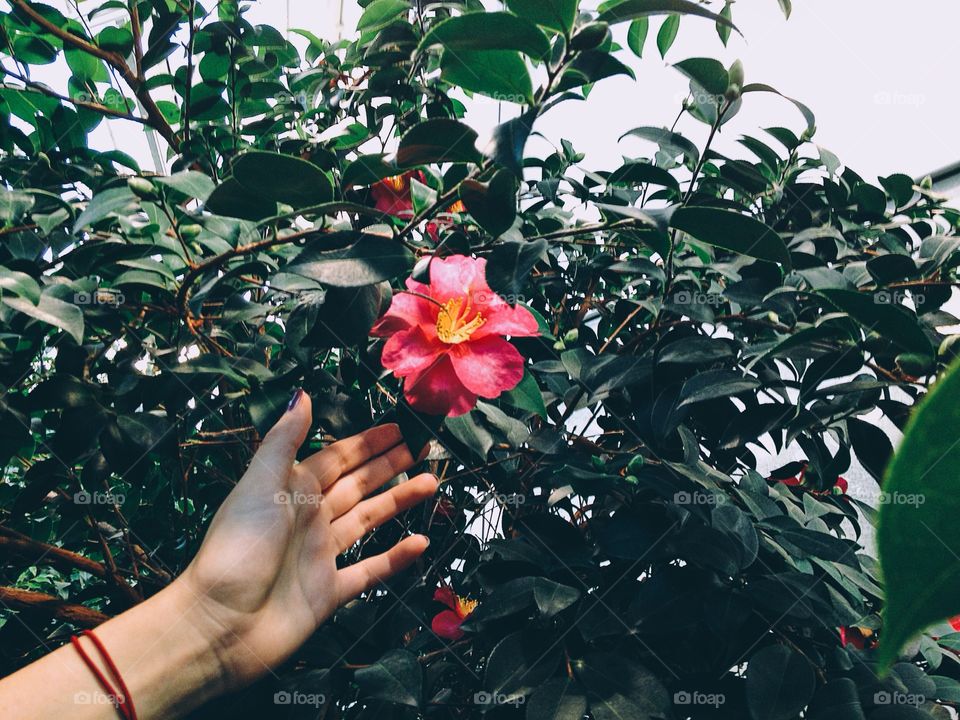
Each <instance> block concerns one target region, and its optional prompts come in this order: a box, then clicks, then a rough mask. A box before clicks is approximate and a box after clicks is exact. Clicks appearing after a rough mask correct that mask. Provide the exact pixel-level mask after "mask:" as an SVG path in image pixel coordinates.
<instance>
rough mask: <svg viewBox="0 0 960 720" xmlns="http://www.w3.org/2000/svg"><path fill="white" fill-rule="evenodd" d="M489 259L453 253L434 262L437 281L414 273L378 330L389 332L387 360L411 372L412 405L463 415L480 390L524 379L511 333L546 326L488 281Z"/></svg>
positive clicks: (494, 391) (406, 389)
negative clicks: (427, 281) (509, 338)
mask: <svg viewBox="0 0 960 720" xmlns="http://www.w3.org/2000/svg"><path fill="white" fill-rule="evenodd" d="M486 263H487V261H486V260H485V259H483V258H470V257H466V256H464V255H452V256H450V257H447V258H442V259H441V258H435V259H434V260H432V261H431V263H430V284H429V285H426V284H424V283H421V282H418V281H416V280H414V279H412V278H408V279H407V292H399V293H397V294H396V295H394V296H393V301H392V302H391V303H390V308H389V309H388V310H387V312H386V314H385V315H384V316H383V317H382V318H380V320H379V321H378V322H377V324H376V325H374V326H373V329H372V330H371V331H370V333H371V334H372V335H375V336H377V337H385V338H387V342H386V344H385V345H384V347H383V354H382V355H381V362H382V363H383V366H384V367H385V368H386V369H388V370H392V371H393V374H394V375H395V376H396V377H398V378H403V380H404V383H403V394H404V396H405V397H406V398H407V402H409V403H410V406H411V407H413V408H415V409H416V410H420V411H421V412H424V413H428V414H430V415H450V416H456V415H463V414H464V413H466V412H469V411H470V410H471V409H472V408H473V406H474V405H476V404H477V399H478V397H484V398H495V397H497V396H498V395H499V394H500V393H502V392H504V391H506V390H511V389H513V388H514V387H516V386H517V383H519V382H520V380H521V379H523V365H524V359H523V356H522V355H521V354H520V353H519V352H518V351H517V349H516V348H515V347H514V346H513V345H511V344H510V343H509V342H507V341H506V339H504V337H503V336H504V335H510V336H513V337H529V336H533V335H536V334H537V333H538V329H537V320H536V318H534V317H533V314H532V313H531V312H530V311H529V310H527V309H526V308H524V307H521V306H519V305H517V306H515V307H511V306H510V305H509V304H508V303H507V302H506V301H504V300H503V298H501V297H500V296H499V295H497V294H496V293H495V292H493V290H491V289H490V286H489V285H487V280H486V276H485V274H484V271H485V268H486Z"/></svg>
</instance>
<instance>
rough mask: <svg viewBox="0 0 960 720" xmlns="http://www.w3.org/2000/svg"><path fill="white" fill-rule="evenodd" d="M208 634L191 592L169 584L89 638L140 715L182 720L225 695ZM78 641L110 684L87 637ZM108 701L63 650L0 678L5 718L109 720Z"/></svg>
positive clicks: (71, 651) (112, 715)
mask: <svg viewBox="0 0 960 720" xmlns="http://www.w3.org/2000/svg"><path fill="white" fill-rule="evenodd" d="M212 631H213V628H212V627H211V626H210V625H208V624H204V623H203V616H202V615H200V614H199V613H197V612H196V598H195V597H193V596H192V593H191V592H190V590H189V589H188V588H187V587H185V586H184V585H183V584H182V583H177V582H175V583H174V584H173V585H171V586H170V587H168V588H166V589H165V590H163V591H162V592H160V593H158V594H157V595H155V596H154V597H152V598H150V599H149V600H147V601H145V602H143V603H141V604H140V605H137V606H136V607H134V608H132V609H130V610H128V611H127V612H125V613H123V614H122V615H119V616H117V617H115V618H113V619H111V620H109V621H108V622H106V623H104V624H103V625H101V626H99V627H98V628H96V629H95V631H94V632H95V633H96V635H97V637H98V638H99V639H100V641H101V642H102V643H103V645H104V646H105V647H106V649H107V651H108V652H109V653H110V657H111V658H112V659H113V661H114V663H115V664H116V666H117V669H118V670H119V672H120V675H121V676H122V677H123V680H124V682H125V683H126V685H127V688H128V689H129V691H130V696H131V698H132V699H133V702H134V704H135V707H136V710H137V715H138V717H139V718H140V720H151V719H152V718H175V717H179V716H182V715H184V714H185V713H187V712H189V711H190V710H192V709H194V708H196V707H199V706H200V705H201V704H203V703H204V702H206V701H207V700H209V699H211V698H213V697H215V696H217V695H219V694H220V693H222V692H224V691H225V690H226V688H227V683H226V679H225V677H224V674H223V671H222V664H221V663H220V661H219V659H218V656H217V654H216V648H217V642H218V641H217V639H216V638H213V637H211V632H212ZM81 643H83V646H84V648H85V649H86V650H87V652H88V654H89V655H90V657H91V659H92V660H93V661H94V662H95V663H97V666H98V667H99V668H100V669H101V671H103V672H104V673H105V674H106V676H107V677H108V678H111V675H110V673H109V671H108V670H107V668H106V665H105V664H104V663H103V661H102V658H101V657H100V655H99V653H98V652H97V651H96V649H95V648H94V647H93V645H92V643H91V642H90V641H89V639H81ZM111 681H112V678H111ZM114 685H115V686H116V683H114ZM118 692H119V688H118ZM112 700H113V699H112V698H110V697H108V695H107V692H106V691H105V690H104V689H103V688H102V687H101V686H100V684H99V683H98V682H97V679H96V677H95V676H94V674H93V672H92V671H91V670H90V668H89V667H87V665H86V663H85V662H84V661H83V659H82V658H81V657H80V655H79V653H78V652H77V650H76V649H75V648H74V647H72V646H71V645H69V644H68V645H65V646H63V647H61V648H59V649H58V650H56V651H55V652H53V653H50V654H49V655H47V656H45V657H43V658H41V659H40V660H37V661H36V662H34V663H33V664H31V665H29V666H27V667H25V668H23V669H22V670H20V671H18V672H16V673H14V674H13V675H11V676H9V677H7V678H5V679H3V680H0V707H2V708H3V709H4V713H3V714H4V718H7V719H8V720H20V719H21V718H22V719H23V720H38V719H39V718H48V717H49V718H63V717H69V718H71V719H76V720H99V719H100V718H108V719H109V720H115V719H116V718H117V717H119V716H118V714H117V711H116V710H115V709H114V707H113V705H112V704H111V702H112Z"/></svg>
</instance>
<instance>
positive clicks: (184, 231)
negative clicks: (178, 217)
mask: <svg viewBox="0 0 960 720" xmlns="http://www.w3.org/2000/svg"><path fill="white" fill-rule="evenodd" d="M179 230H180V237H182V238H195V237H196V236H197V235H199V234H200V233H201V232H203V228H202V227H201V226H200V225H197V224H196V223H191V224H189V225H181V226H180V228H179Z"/></svg>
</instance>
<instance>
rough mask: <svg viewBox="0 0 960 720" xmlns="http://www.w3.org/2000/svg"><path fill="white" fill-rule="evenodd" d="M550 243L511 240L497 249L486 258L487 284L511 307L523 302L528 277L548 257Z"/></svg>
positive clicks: (495, 247) (496, 247) (541, 240)
mask: <svg viewBox="0 0 960 720" xmlns="http://www.w3.org/2000/svg"><path fill="white" fill-rule="evenodd" d="M547 247H548V244H547V241H546V240H544V239H542V238H541V239H539V240H511V241H509V242H505V243H500V244H499V245H496V246H494V248H493V250H492V251H491V253H490V255H489V257H488V258H487V269H486V274H487V284H488V285H489V286H490V289H491V290H493V291H494V292H495V293H499V294H500V295H501V296H502V297H504V299H506V300H507V301H508V302H509V303H510V304H511V305H514V304H516V303H517V302H521V301H522V298H523V288H524V285H525V283H526V280H527V276H528V275H529V274H530V271H531V270H533V268H534V266H535V265H536V264H537V263H538V262H540V261H541V260H543V259H544V258H546V255H547Z"/></svg>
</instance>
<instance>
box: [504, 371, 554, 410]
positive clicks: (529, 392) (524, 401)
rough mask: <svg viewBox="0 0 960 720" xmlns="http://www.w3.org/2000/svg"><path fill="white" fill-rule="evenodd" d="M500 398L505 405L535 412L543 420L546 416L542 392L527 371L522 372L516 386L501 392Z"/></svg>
mask: <svg viewBox="0 0 960 720" xmlns="http://www.w3.org/2000/svg"><path fill="white" fill-rule="evenodd" d="M500 399H501V400H502V401H503V402H505V403H506V404H507V405H512V406H513V407H515V408H519V409H520V410H526V411H527V412H532V413H536V414H537V415H539V416H540V417H542V418H543V419H544V420H546V418H547V406H546V405H545V404H544V402H543V393H542V392H541V391H540V386H539V385H537V381H536V378H534V377H533V375H531V374H530V372H529V371H527V372H524V373H523V379H521V380H520V382H519V383H518V384H517V386H516V387H515V388H513V389H512V390H509V391H507V392H505V393H503V395H501V396H500Z"/></svg>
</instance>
